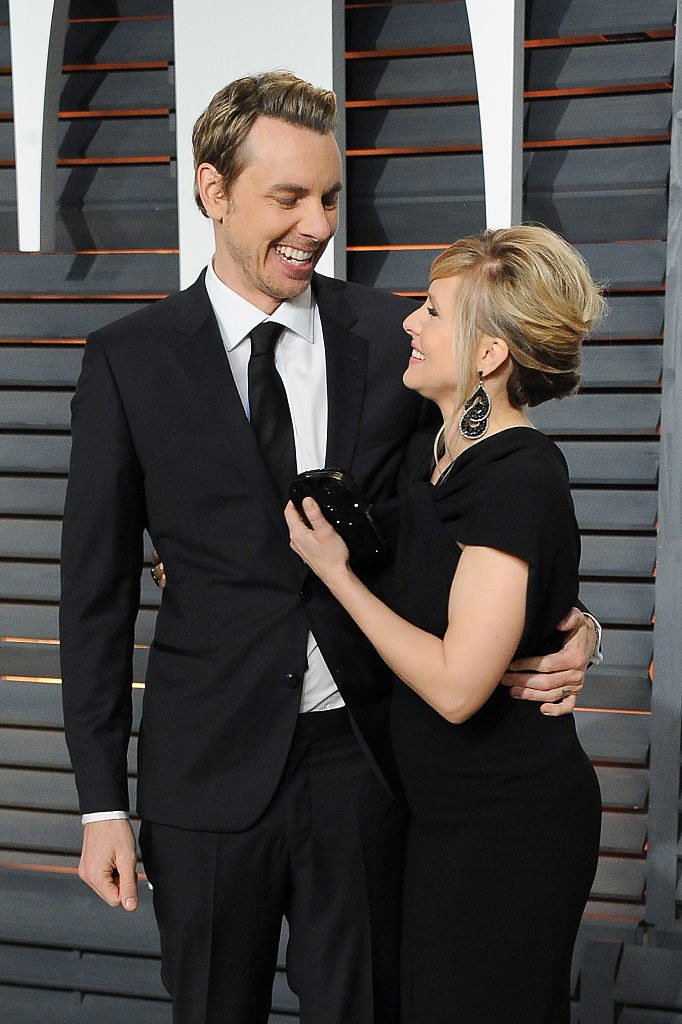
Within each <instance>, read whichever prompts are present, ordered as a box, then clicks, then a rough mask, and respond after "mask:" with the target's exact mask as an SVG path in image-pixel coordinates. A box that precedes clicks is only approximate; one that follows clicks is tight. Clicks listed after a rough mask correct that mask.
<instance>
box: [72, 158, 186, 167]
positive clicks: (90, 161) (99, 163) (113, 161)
mask: <svg viewBox="0 0 682 1024" xmlns="http://www.w3.org/2000/svg"><path fill="white" fill-rule="evenodd" d="M169 163H170V157H169V156H74V157H65V158H62V159H59V160H57V167H93V166H96V167H111V166H114V165H117V164H169Z"/></svg>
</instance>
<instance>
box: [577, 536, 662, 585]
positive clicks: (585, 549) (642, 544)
mask: <svg viewBox="0 0 682 1024" xmlns="http://www.w3.org/2000/svg"><path fill="white" fill-rule="evenodd" d="M655 565H656V538H655V537H619V536H611V537H609V536H607V535H606V536H605V535H604V534H590V535H589V536H586V537H583V538H582V557H581V559H580V572H581V573H582V575H583V576H638V577H643V578H646V579H651V578H652V577H653V573H654V567H655Z"/></svg>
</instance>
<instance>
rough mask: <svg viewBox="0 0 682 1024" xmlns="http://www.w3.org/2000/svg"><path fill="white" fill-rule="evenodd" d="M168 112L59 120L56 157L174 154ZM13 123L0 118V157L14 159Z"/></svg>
mask: <svg viewBox="0 0 682 1024" xmlns="http://www.w3.org/2000/svg"><path fill="white" fill-rule="evenodd" d="M173 127H174V126H173V124H172V123H171V121H170V119H169V117H168V116H161V117H159V116H157V117H120V118H105V119H98V118H93V117H87V118H81V117H78V118H72V119H71V120H67V119H62V120H60V122H59V129H58V141H57V157H58V159H60V160H73V159H76V158H78V159H80V158H83V157H87V158H88V159H90V160H102V159H108V158H116V159H121V158H124V159H128V158H131V157H135V158H139V157H168V156H175V132H174V131H173ZM13 129H14V126H13V125H12V123H11V122H10V121H2V122H0V160H14V130H13Z"/></svg>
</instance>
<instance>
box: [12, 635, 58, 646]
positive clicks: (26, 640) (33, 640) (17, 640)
mask: <svg viewBox="0 0 682 1024" xmlns="http://www.w3.org/2000/svg"><path fill="white" fill-rule="evenodd" d="M0 641H1V642H2V643H3V644H59V640H48V639H46V638H44V637H28V636H0Z"/></svg>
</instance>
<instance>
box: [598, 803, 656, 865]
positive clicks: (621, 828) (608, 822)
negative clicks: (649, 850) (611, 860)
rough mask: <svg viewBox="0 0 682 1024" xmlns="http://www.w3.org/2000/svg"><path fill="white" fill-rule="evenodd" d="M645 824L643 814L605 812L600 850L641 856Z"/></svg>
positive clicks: (644, 837)
mask: <svg viewBox="0 0 682 1024" xmlns="http://www.w3.org/2000/svg"><path fill="white" fill-rule="evenodd" d="M647 825H648V823H647V817H646V815H644V814H616V813H613V812H609V811H607V812H605V813H604V814H603V816H602V825H601V841H600V848H601V850H602V851H603V852H604V853H617V854H631V855H633V856H634V855H637V856H641V855H642V854H643V853H644V844H645V843H646V836H647Z"/></svg>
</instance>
